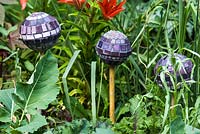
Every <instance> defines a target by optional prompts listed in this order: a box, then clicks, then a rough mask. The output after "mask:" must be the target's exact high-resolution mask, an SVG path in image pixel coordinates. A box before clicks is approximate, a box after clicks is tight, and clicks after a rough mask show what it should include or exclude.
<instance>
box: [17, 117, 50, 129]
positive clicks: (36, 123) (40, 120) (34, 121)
mask: <svg viewBox="0 0 200 134" xmlns="http://www.w3.org/2000/svg"><path fill="white" fill-rule="evenodd" d="M46 124H47V122H46V119H45V117H44V116H42V115H40V114H36V115H34V116H32V117H31V121H30V123H27V124H26V125H23V126H22V127H18V128H16V130H18V131H20V132H22V133H28V132H30V133H33V132H34V131H36V130H38V129H39V128H40V127H42V126H44V125H46Z"/></svg>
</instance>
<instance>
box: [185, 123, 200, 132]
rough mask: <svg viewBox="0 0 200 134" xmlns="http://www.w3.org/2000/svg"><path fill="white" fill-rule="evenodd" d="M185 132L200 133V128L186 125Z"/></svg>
mask: <svg viewBox="0 0 200 134" xmlns="http://www.w3.org/2000/svg"><path fill="white" fill-rule="evenodd" d="M185 132H186V134H200V129H197V128H195V127H192V126H189V125H186V126H185Z"/></svg>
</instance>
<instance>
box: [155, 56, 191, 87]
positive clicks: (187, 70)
mask: <svg viewBox="0 0 200 134" xmlns="http://www.w3.org/2000/svg"><path fill="white" fill-rule="evenodd" d="M171 58H172V56H170V55H165V56H163V57H162V58H161V59H160V60H159V61H158V62H157V64H156V66H155V68H154V73H155V75H156V82H157V84H158V85H159V86H160V87H161V88H163V87H164V85H163V84H162V81H161V78H160V73H161V72H162V71H163V68H164V67H165V68H166V69H167V72H168V73H165V80H166V84H167V86H168V87H169V88H170V89H173V84H172V81H171V79H170V76H169V74H170V75H172V76H173V75H175V77H176V80H177V81H176V82H177V83H179V82H182V79H183V80H185V81H186V83H187V81H189V80H192V69H193V63H192V61H191V60H190V59H188V58H187V57H186V56H184V55H181V54H177V53H175V54H174V58H175V65H173V64H172V62H171ZM176 63H177V65H178V66H177V69H174V66H176Z"/></svg>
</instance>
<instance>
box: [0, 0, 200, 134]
mask: <svg viewBox="0 0 200 134" xmlns="http://www.w3.org/2000/svg"><path fill="white" fill-rule="evenodd" d="M88 2H89V3H90V5H91V6H90V8H89V9H88V8H84V9H82V10H77V9H76V8H75V7H74V6H71V5H67V4H60V3H57V1H56V0H44V1H39V0H36V1H34V0H29V1H28V3H27V7H26V9H25V10H23V11H22V10H21V7H20V4H19V1H16V0H7V1H4V0H0V3H1V4H0V25H1V27H0V49H1V50H0V53H1V69H2V72H1V82H0V87H1V89H2V90H0V102H1V103H0V104H1V105H0V132H1V133H26V132H28V133H46V134H51V133H55V134H56V133H69V134H70V133H71V134H73V133H74V134H77V133H86V134H87V133H97V134H98V133H102V132H104V133H109V134H112V133H117V134H121V133H128V134H129V133H139V134H140V133H141V134H143V133H150V134H151V133H152V134H153V133H162V134H165V133H172V134H173V133H188V134H190V133H196V134H197V133H200V130H199V129H200V127H199V126H200V125H199V124H200V97H199V90H200V88H199V58H200V55H199V50H200V49H199V40H200V31H199V25H200V21H199V1H198V0H197V1H195V0H187V1H182V0H168V1H167V0H142V1H141V0H134V1H133V0H127V2H126V4H125V5H124V7H125V10H124V11H123V12H121V13H120V14H119V15H117V16H115V17H114V18H113V19H111V20H105V19H104V18H103V16H102V13H101V10H100V8H99V6H98V4H97V3H96V2H95V1H92V0H88ZM4 10H5V12H4ZM35 11H44V12H47V13H48V14H51V15H52V16H55V17H56V18H57V19H58V21H59V22H60V24H61V28H62V33H61V37H60V38H59V41H58V42H57V43H56V45H55V46H54V47H53V48H52V49H51V50H50V51H51V52H50V51H49V52H47V53H46V54H45V55H44V56H43V57H41V56H40V54H39V53H37V52H34V51H32V50H30V49H28V48H26V47H25V46H24V44H23V43H22V42H21V41H20V40H18V36H19V35H18V34H17V33H18V32H17V29H18V25H19V24H20V23H21V22H22V21H23V20H24V18H25V17H27V16H28V15H29V14H30V13H32V12H35ZM4 16H5V17H4ZM111 29H112V30H119V31H121V32H123V33H124V34H125V35H127V37H128V38H129V40H130V41H131V44H132V48H133V52H132V55H131V56H130V57H129V58H128V59H127V61H125V62H124V63H123V64H121V65H119V66H117V67H115V77H116V80H115V89H116V96H115V98H116V111H115V116H116V123H115V124H112V123H111V122H110V120H109V117H108V116H109V111H108V109H109V108H108V107H109V100H108V96H109V95H108V83H109V82H108V77H109V76H108V65H106V64H105V63H103V62H102V61H101V60H100V59H99V57H98V56H97V55H96V52H95V45H96V43H97V41H98V40H99V38H100V37H101V35H102V34H104V33H105V32H107V31H109V30H111ZM2 50H3V51H2ZM5 51H6V52H5ZM173 52H175V53H180V54H183V55H186V56H187V57H188V58H190V59H191V60H192V61H193V63H194V65H195V68H194V73H193V75H194V81H191V86H187V85H184V86H183V87H181V89H179V90H174V91H169V90H166V89H161V88H160V87H158V85H157V84H156V82H155V75H154V72H153V71H154V66H155V64H156V62H157V61H158V60H159V59H160V58H161V57H162V56H164V55H166V54H170V53H173ZM94 70H96V71H94ZM91 76H92V77H93V78H92V77H91ZM94 76H96V77H94ZM27 82H28V83H27ZM179 84H180V83H179ZM44 85H45V86H44ZM176 86H177V85H176ZM172 94H173V95H174V96H175V106H174V108H172V107H170V98H171V96H172ZM92 98H93V99H92ZM94 98H95V99H94ZM92 100H95V102H92ZM94 107H96V108H94ZM92 109H93V110H92Z"/></svg>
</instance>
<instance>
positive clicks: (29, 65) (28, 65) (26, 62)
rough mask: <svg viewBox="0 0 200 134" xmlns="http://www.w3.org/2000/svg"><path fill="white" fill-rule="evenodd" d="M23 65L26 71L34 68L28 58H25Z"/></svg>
mask: <svg viewBox="0 0 200 134" xmlns="http://www.w3.org/2000/svg"><path fill="white" fill-rule="evenodd" d="M24 65H25V67H26V69H27V70H28V71H31V72H32V71H33V70H34V65H33V64H32V63H31V62H30V61H29V60H26V61H25V62H24Z"/></svg>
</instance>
